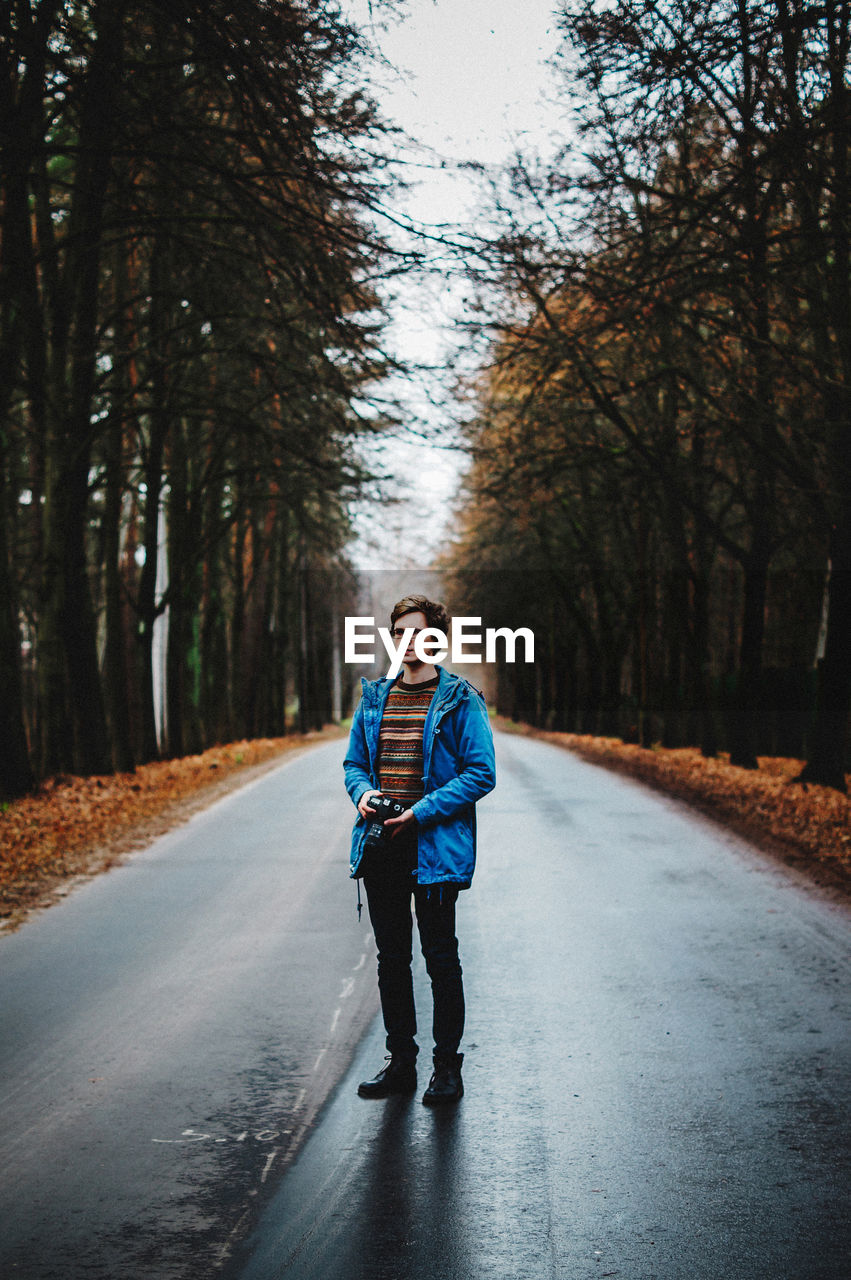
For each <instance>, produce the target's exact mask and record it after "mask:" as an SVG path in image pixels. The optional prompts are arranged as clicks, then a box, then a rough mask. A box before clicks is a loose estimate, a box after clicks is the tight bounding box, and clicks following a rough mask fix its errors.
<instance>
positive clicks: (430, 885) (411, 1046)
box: [344, 596, 496, 1104]
mask: <svg viewBox="0 0 851 1280" xmlns="http://www.w3.org/2000/svg"><path fill="white" fill-rule="evenodd" d="M433 627H434V628H439V629H440V630H441V631H443V633H444V634H446V632H447V631H448V618H447V616H446V610H445V609H444V607H443V605H441V604H437V603H435V602H434V601H432V600H429V599H427V598H426V597H425V596H406V597H405V598H404V599H403V600H400V601H399V603H398V604H397V605H395V606H394V608H393V612H392V614H391V615H390V629H391V633H392V635H393V637H394V639H395V640H396V643H397V644H398V643H399V641H400V640H402V639H403V638H404V635H405V630H406V628H408V629H410V628H413V634H412V635H411V637H410V642H409V644H408V646H407V649H406V652H405V655H404V657H403V659H402V664H403V669H402V672H401V674H400V676H399V677H398V679H396V680H393V679H391V678H390V677H383V678H382V679H380V680H364V681H363V697H362V699H361V702H360V705H359V706H358V709H357V711H356V712H355V715H354V719H353V721H352V731H351V736H350V739H349V749H348V753H347V755H346V761H345V766H344V768H345V774H346V789H347V791H348V793H349V795H350V796H351V798H352V800H353V802H354V803H355V804H356V805H357V809H358V817H357V819H356V821H355V827H354V831H353V834H352V858H351V874H352V876H354V877H360V876H362V877H363V882H364V887H365V889H366V896H367V903H368V906H369V916H370V920H371V922H372V929H373V933H374V935H375V942H376V946H377V948H378V991H379V996H380V998H381V1011H382V1014H383V1017H384V1027H385V1030H386V1032H387V1041H386V1044H387V1049H388V1052H389V1055H390V1057H389V1061H388V1063H387V1065H386V1066H385V1067H384V1068H383V1070H381V1071H379V1073H378V1075H377V1076H376V1077H375V1079H374V1080H365V1081H363V1082H362V1083H361V1084H360V1085H359V1086H358V1093H359V1094H360V1095H361V1097H363V1098H386V1097H387V1096H388V1095H389V1094H392V1093H413V1091H414V1090H415V1089H416V1087H417V1071H416V1058H417V1053H418V1051H419V1050H418V1046H417V1043H416V1040H415V1039H414V1037H415V1035H416V1030H417V1022H416V1010H415V1008H414V987H413V979H412V975H411V960H412V936H413V920H412V915H411V897H412V895H413V904H414V910H415V912H416V917H417V927H418V929H419V935H420V943H421V946H422V951H423V956H424V957H425V962H426V969H427V970H428V974H429V977H430V978H431V989H432V996H433V1001H434V1019H433V1033H434V1071H433V1074H432V1077H431V1081H430V1083H429V1086H428V1088H427V1089H426V1091H425V1093H424V1095H423V1102H425V1103H428V1104H433V1103H441V1102H457V1100H458V1099H459V1098H460V1097H461V1095H462V1094H463V1092H464V1085H463V1082H462V1079H461V1064H462V1062H463V1057H464V1055H463V1054H462V1053H459V1051H458V1048H459V1045H460V1043H461V1035H462V1033H463V1030H464V987H463V982H462V977H461V964H460V961H459V959H458V941H457V938H456V936H455V902H456V899H457V897H458V891H459V890H460V889H468V888H469V887H470V882H471V880H472V877H473V869H474V867H475V861H476V810H475V806H476V801H477V800H480V799H481V797H482V796H484V795H487V793H488V792H489V791H490V790H491V789H492V788H493V786H494V785H495V782H496V774H495V769H494V752H493V735H492V733H491V728H490V722H489V720H488V713H487V707H486V706H485V701H484V698H483V697H482V695H481V694H480V693H479V692H478V690H476V689H474V688H473V686H472V685H471V684H469V683H468V682H467V681H466V680H463V679H461V677H460V676H456V675H452V674H450V673H449V672H448V671H445V670H444V669H443V668H442V667H437V666H434V665H430V664H429V663H427V662H424V661H423V660H422V659H421V658H419V657H418V656H417V654H416V652H415V649H414V645H415V642H416V638H417V635H418V634H419V633H420V632H421V631H424V630H426V629H428V628H433ZM379 795H383V796H385V797H388V798H390V799H393V800H396V801H398V802H399V803H401V804H403V805H404V806H405V808H404V811H403V812H402V813H401V814H400V815H399V816H398V817H395V818H388V819H387V820H386V821H385V823H384V828H385V833H384V839H383V841H382V843H381V845H380V847H379V849H378V850H377V851H375V852H373V851H370V853H369V854H368V855H367V856H366V857H365V856H364V837H365V835H366V832H367V829H368V827H369V825H370V822H371V820H372V818H373V815H374V814H375V809H374V808H372V807H371V805H370V800H373V801H375V799H376V797H377V796H379Z"/></svg>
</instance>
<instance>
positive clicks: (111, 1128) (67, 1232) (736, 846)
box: [0, 736, 851, 1280]
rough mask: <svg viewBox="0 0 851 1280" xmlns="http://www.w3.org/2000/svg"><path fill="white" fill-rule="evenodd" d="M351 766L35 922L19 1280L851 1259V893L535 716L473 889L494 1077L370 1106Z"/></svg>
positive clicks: (23, 967)
mask: <svg viewBox="0 0 851 1280" xmlns="http://www.w3.org/2000/svg"><path fill="white" fill-rule="evenodd" d="M342 755H343V748H342V744H335V743H334V744H330V745H328V746H323V747H320V748H317V749H316V750H314V751H311V752H310V753H308V754H306V755H304V756H301V757H299V758H298V759H296V760H293V761H291V762H289V763H288V764H286V765H285V766H284V767H283V768H281V769H279V770H276V771H275V772H274V773H272V774H269V775H267V776H266V777H265V778H263V779H261V780H260V781H259V782H257V783H255V784H252V785H251V786H250V787H249V788H247V789H245V790H244V791H242V792H239V793H236V794H235V795H233V796H231V797H229V798H228V799H226V800H225V801H223V802H221V803H220V804H219V805H217V806H216V807H215V808H213V809H211V810H209V811H207V812H206V813H205V814H203V815H200V816H199V817H198V818H196V819H194V820H193V821H192V822H191V823H190V824H189V825H188V826H186V827H184V828H181V829H180V830H179V831H177V832H175V833H173V834H172V835H170V836H168V837H166V838H165V839H163V840H160V841H158V842H157V843H156V844H154V845H153V846H152V847H151V849H150V850H148V851H147V852H145V853H144V854H141V855H137V856H136V857H134V858H133V859H131V860H130V861H129V862H128V863H127V864H126V865H125V866H124V867H123V868H120V869H118V870H117V871H115V872H113V873H110V874H109V875H107V876H106V877H102V878H101V879H99V880H97V881H95V882H93V883H91V884H89V885H87V886H84V887H83V888H81V889H80V890H78V891H77V892H75V893H74V894H73V895H72V896H71V897H70V898H69V899H68V900H67V901H66V902H64V903H63V904H62V905H60V906H58V907H55V908H52V909H51V910H50V911H49V912H48V913H46V914H45V915H43V916H41V917H40V918H38V919H36V920H34V921H33V922H31V923H30V924H28V925H27V926H25V928H24V929H23V930H22V931H21V932H20V933H18V934H16V935H12V936H10V937H7V938H0V1028H2V1038H0V1080H2V1094H1V1095H0V1097H1V1098H2V1101H0V1134H2V1144H3V1145H2V1150H3V1154H4V1160H3V1161H2V1168H0V1237H2V1242H0V1275H2V1276H3V1277H6V1276H7V1275H8V1276H26V1277H31V1278H32V1280H47V1278H48V1277H54V1276H55V1277H62V1278H63V1280H77V1277H84V1276H85V1277H94V1278H95V1280H100V1277H104V1278H105V1277H115V1276H119V1275H120V1276H122V1277H125V1276H126V1277H129V1278H130V1280H137V1278H138V1280H142V1278H144V1280H148V1278H150V1280H161V1278H163V1277H172V1276H174V1277H193V1278H194V1277H200V1276H213V1275H217V1276H222V1277H223V1278H225V1280H231V1278H232V1277H239V1278H240V1280H272V1278H273V1277H274V1278H275V1280H277V1278H278V1277H297V1278H298V1280H308V1278H312V1277H316V1280H318V1278H319V1277H322V1280H338V1278H339V1280H343V1277H345V1280H479V1278H480V1277H481V1280H484V1278H485V1277H487V1280H514V1278H518V1280H538V1278H539V1277H540V1278H544V1277H546V1278H547V1280H550V1278H552V1280H585V1278H586V1277H588V1278H592V1277H593V1278H596V1277H604V1276H615V1275H616V1276H620V1277H626V1278H628V1280H648V1278H649V1277H659V1280H681V1278H682V1280H702V1278H705V1280H719V1278H720V1277H727V1276H729V1277H735V1278H736V1280H828V1278H829V1280H839V1278H842V1280H845V1278H847V1277H848V1276H851V1211H849V1190H851V1177H849V1163H851V1157H849V1149H851V1143H849V1136H851V1134H849V1128H851V1120H849V1116H851V1109H849V1105H848V1104H849V1101H851V1072H849V1057H851V1036H849V1030H851V996H849V989H848V983H847V976H848V958H849V951H851V927H849V920H850V919H851V917H849V912H848V910H847V909H846V908H844V907H842V906H839V905H838V904H836V903H833V902H831V901H830V900H828V899H826V898H824V897H822V896H821V895H820V894H819V893H817V892H816V891H814V890H809V889H807V888H806V887H804V886H803V885H802V884H801V883H800V882H799V881H798V880H797V879H796V878H795V877H794V876H793V875H791V874H790V873H787V872H786V871H784V870H782V869H781V868H779V867H777V866H776V865H775V864H773V863H771V862H770V861H767V860H765V859H763V858H761V857H760V856H759V855H757V854H756V853H754V852H753V851H752V850H751V849H750V848H749V847H748V846H747V845H746V844H745V843H743V842H742V841H740V840H738V839H737V838H735V837H733V836H731V835H728V834H727V833H725V832H724V831H722V830H721V829H720V828H718V827H716V826H714V825H712V824H710V823H708V822H705V821H703V820H702V819H700V818H698V817H695V816H694V815H693V814H691V813H689V812H688V811H687V810H686V809H685V808H684V807H682V806H680V805H679V804H677V803H676V802H673V801H669V800H666V799H665V798H663V797H661V796H659V795H657V794H654V793H652V792H650V791H647V790H645V789H644V788H642V787H640V786H639V785H638V784H636V783H633V782H630V781H628V780H624V779H622V778H619V777H616V776H614V775H612V774H609V773H606V772H605V771H603V770H601V769H598V768H595V767H594V766H591V765H589V764H586V763H584V762H582V761H579V760H576V759H575V758H573V757H571V756H570V755H568V754H566V753H564V752H561V751H559V750H558V749H557V748H554V747H550V746H548V745H546V744H543V743H539V742H535V741H530V740H526V739H523V738H516V737H511V738H508V737H505V736H500V738H499V740H498V778H499V782H498V787H497V790H496V792H494V793H493V795H491V796H490V797H488V798H487V799H486V800H485V801H484V802H483V804H482V805H481V806H480V866H479V870H478V872H477V876H476V880H475V882H474V886H473V889H472V890H471V891H470V893H469V894H464V895H462V896H461V900H460V905H459V936H460V939H461V955H462V961H463V964H464V968H465V981H466V988H467V1000H468V1026H467V1035H466V1037H465V1045H464V1048H465V1051H466V1060H465V1065H464V1076H465V1084H466V1090H467V1092H466V1095H465V1097H464V1099H463V1100H462V1102H461V1103H460V1104H459V1106H458V1107H457V1108H450V1109H447V1110H445V1111H435V1110H432V1109H429V1108H425V1107H423V1106H422V1105H421V1103H420V1102H419V1096H418V1095H417V1096H416V1097H415V1098H413V1099H404V1100H400V1099H391V1100H388V1101H386V1102H378V1103H376V1102H368V1101H365V1100H363V1099H360V1098H358V1097H357V1096H356V1095H355V1086H356V1083H357V1081H358V1080H359V1079H361V1078H363V1077H364V1076H366V1075H372V1074H373V1073H374V1071H375V1070H376V1069H377V1068H378V1067H379V1066H380V1065H381V1063H382V1058H383V1037H382V1032H381V1028H380V1026H379V1025H378V1023H377V1020H376V1019H375V1018H374V1017H372V1014H373V1011H374V1009H375V1007H376V1001H375V994H374V962H373V952H372V948H371V944H370V942H369V938H368V934H367V928H368V926H367V924H366V917H365V916H364V922H363V924H361V925H360V926H358V924H357V920H356V916H355V914H354V889H353V886H352V885H351V883H350V882H349V881H348V880H347V878H346V868H345V862H346V851H347V844H348V836H347V829H348V826H349V822H350V817H351V808H350V805H349V802H348V799H347V798H346V796H345V794H344V793H343V792H342V785H341V770H340V762H341V760H342ZM417 982H418V992H419V1003H420V1007H421V1010H422V1017H421V1025H422V1027H423V1029H424V1030H427V1028H428V1026H429V1023H430V1017H429V1009H428V1003H429V1001H428V992H427V987H426V980H425V977H424V974H423V972H422V966H421V965H420V967H419V969H418V978H417ZM422 1044H423V1047H424V1049H425V1050H426V1051H427V1050H428V1040H427V1037H424V1038H423V1040H422ZM353 1055H354V1057H353ZM427 1056H428V1054H427V1052H426V1054H425V1055H424V1057H425V1058H427ZM421 1077H422V1078H421V1085H422V1086H424V1085H425V1083H426V1080H427V1066H425V1067H424V1069H423V1071H422V1072H421ZM335 1086H336V1087H335ZM329 1093H330V1097H328V1095H329ZM326 1097H328V1101H327V1103H326V1105H325V1106H324V1107H322V1109H321V1111H320V1110H319V1108H320V1107H321V1104H322V1103H323V1100H325V1099H326ZM304 1135H308V1136H307V1137H306V1140H305V1141H304V1142H303V1143H302V1142H301V1139H302V1137H303V1136H304ZM295 1152H297V1154H296V1155H295V1158H294V1159H293V1158H292V1157H293V1154H294V1153H295Z"/></svg>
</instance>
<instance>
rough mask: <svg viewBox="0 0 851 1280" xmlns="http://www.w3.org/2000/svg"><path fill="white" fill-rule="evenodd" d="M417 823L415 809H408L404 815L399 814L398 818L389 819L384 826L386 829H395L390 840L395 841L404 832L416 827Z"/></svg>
mask: <svg viewBox="0 0 851 1280" xmlns="http://www.w3.org/2000/svg"><path fill="white" fill-rule="evenodd" d="M416 822H417V815H416V814H415V813H414V811H413V809H406V810H405V812H404V813H400V814H399V817H398V818H388V819H387V820H386V821H385V823H384V825H385V827H392V828H393V830H392V831H391V832H390V839H391V840H395V839H396V837H397V836H398V835H401V833H402V832H403V831H405V830H407V829H408V828H410V827H411V826H416Z"/></svg>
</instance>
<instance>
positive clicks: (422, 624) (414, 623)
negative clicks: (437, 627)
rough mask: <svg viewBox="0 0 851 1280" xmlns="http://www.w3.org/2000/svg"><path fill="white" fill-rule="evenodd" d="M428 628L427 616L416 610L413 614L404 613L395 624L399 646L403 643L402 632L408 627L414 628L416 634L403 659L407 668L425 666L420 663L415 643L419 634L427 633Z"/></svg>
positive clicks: (395, 635)
mask: <svg viewBox="0 0 851 1280" xmlns="http://www.w3.org/2000/svg"><path fill="white" fill-rule="evenodd" d="M427 626H428V619H427V618H426V616H425V614H424V613H422V612H421V611H420V610H419V609H415V610H413V611H412V612H411V613H403V614H402V615H401V616H400V617H398V618H397V619H396V621H395V622H394V624H393V639H394V640H395V641H396V643H397V644H399V642H400V641H401V639H402V632H403V631H404V630H405V628H406V627H413V628H414V634H413V635H412V636H411V639H410V643H409V644H408V647H407V649H406V650H405V656H404V657H403V658H402V662H403V663H404V664H405V666H406V667H420V666H422V665H423V664H422V663H421V662H420V660H419V658H418V657H417V655H416V654H415V653H414V641H415V640H416V638H417V635H418V634H419V632H420V631H425V629H426V627H427ZM397 632H398V635H397V634H396V633H397Z"/></svg>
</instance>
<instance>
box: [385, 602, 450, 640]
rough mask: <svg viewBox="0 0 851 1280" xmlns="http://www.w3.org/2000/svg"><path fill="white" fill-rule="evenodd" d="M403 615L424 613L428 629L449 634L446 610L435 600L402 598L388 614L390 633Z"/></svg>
mask: <svg viewBox="0 0 851 1280" xmlns="http://www.w3.org/2000/svg"><path fill="white" fill-rule="evenodd" d="M405 613H424V614H425V618H426V622H427V623H428V625H429V626H430V627H437V628H438V629H439V630H440V631H442V632H443V634H444V635H447V634H448V632H449V615H448V613H447V612H446V609H445V608H444V607H443V605H442V604H438V602H437V601H436V600H429V598H428V596H403V598H402V599H401V600H400V601H399V602H398V603H397V604H394V606H393V612H392V613H391V614H390V629H391V631H392V629H393V628H394V627H395V625H396V622H397V620H398V619H399V618H401V617H402V615H403V614H405Z"/></svg>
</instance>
